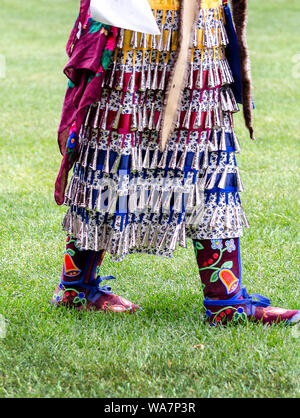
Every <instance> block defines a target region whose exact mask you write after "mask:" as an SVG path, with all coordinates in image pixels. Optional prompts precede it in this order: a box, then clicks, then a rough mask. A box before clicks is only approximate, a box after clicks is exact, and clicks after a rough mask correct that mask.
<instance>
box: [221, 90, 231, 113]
mask: <svg viewBox="0 0 300 418" xmlns="http://www.w3.org/2000/svg"><path fill="white" fill-rule="evenodd" d="M220 99H221V106H222V110H223V112H227V111H228V110H229V108H228V103H227V99H226V96H225V92H224V90H223V89H222V90H220Z"/></svg>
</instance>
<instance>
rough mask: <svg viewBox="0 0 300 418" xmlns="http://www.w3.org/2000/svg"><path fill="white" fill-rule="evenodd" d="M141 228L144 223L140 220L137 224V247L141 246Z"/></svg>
mask: <svg viewBox="0 0 300 418" xmlns="http://www.w3.org/2000/svg"><path fill="white" fill-rule="evenodd" d="M141 229H142V223H141V222H140V221H139V222H138V224H137V225H136V234H135V236H136V247H137V248H139V247H140V246H141Z"/></svg>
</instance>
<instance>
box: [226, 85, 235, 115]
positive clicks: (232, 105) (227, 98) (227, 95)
mask: <svg viewBox="0 0 300 418" xmlns="http://www.w3.org/2000/svg"><path fill="white" fill-rule="evenodd" d="M225 95H226V102H227V108H228V110H229V112H234V104H233V103H232V100H231V97H230V94H229V92H228V89H226V92H225Z"/></svg>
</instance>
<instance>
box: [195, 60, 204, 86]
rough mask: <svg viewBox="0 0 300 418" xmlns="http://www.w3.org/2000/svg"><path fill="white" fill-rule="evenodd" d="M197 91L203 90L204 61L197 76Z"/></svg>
mask: <svg viewBox="0 0 300 418" xmlns="http://www.w3.org/2000/svg"><path fill="white" fill-rule="evenodd" d="M196 89H198V90H202V89H203V62H202V61H201V63H200V68H199V71H198V74H197V80H196Z"/></svg>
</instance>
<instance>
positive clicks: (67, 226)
mask: <svg viewBox="0 0 300 418" xmlns="http://www.w3.org/2000/svg"><path fill="white" fill-rule="evenodd" d="M70 223H71V211H70V209H69V210H68V212H67V214H66V215H65V217H64V219H63V223H62V229H63V231H69V229H70Z"/></svg>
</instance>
